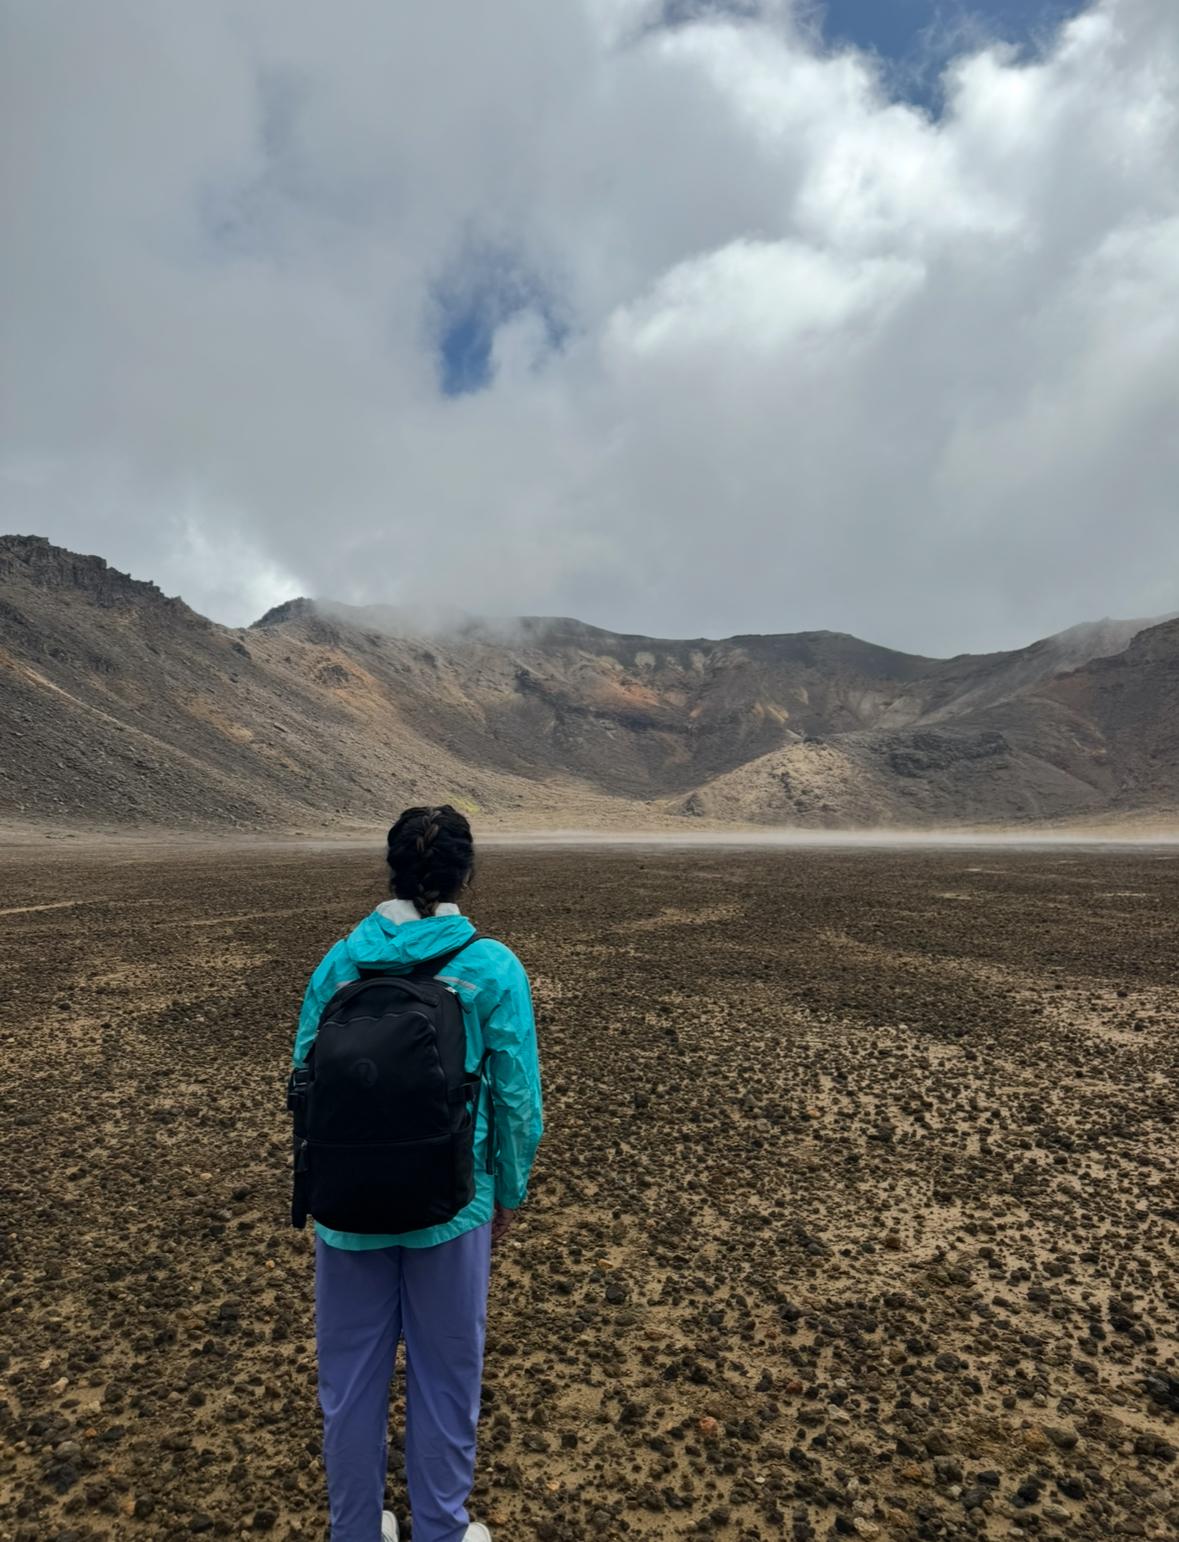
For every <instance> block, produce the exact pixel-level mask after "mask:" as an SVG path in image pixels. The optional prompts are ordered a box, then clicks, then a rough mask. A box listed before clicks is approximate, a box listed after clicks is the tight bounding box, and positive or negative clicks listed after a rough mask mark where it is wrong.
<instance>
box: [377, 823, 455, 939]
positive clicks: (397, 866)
mask: <svg viewBox="0 0 1179 1542" xmlns="http://www.w3.org/2000/svg"><path fill="white" fill-rule="evenodd" d="M385 860H386V861H387V862H388V864H389V888H390V889H391V890H392V891H393V893H394V894H395V895H396V896H397V898H398V899H404V900H412V901H413V903H414V905H415V906H416V907H417V909H418V912H419V914H420V915H423V916H432V915H433V914H434V907H435V906H436V905H439V904H442V903H443V902H444V901H447V900H453V899H454V898H455V896H456V895H457V894H458V892H459V890H460V889H461V888H462V887H463V885H464V884H465V883H468V882H469V881H470V878H471V875H472V873H473V872H474V870H475V843H474V840H473V838H472V836H471V826H470V825H469V823H468V822H467V819H466V817H465V816H464V815H463V814H460V813H459V811H458V809H456V808H451V806H450V804H449V803H443V804H441V805H440V806H439V807H438V808H407V809H406V811H405V813H404V814H402V815H401V816H400V818H399V819H398V820H397V823H396V824H395V825H394V826H393V828H392V829H391V830H390V831H389V836H388V850H387V852H386V855H385Z"/></svg>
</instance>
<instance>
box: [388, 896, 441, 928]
mask: <svg viewBox="0 0 1179 1542" xmlns="http://www.w3.org/2000/svg"><path fill="white" fill-rule="evenodd" d="M377 914H378V915H379V916H382V917H384V919H385V920H386V921H392V923H393V925H394V926H402V925H404V924H405V922H406V921H422V920H428V919H429V917H424V916H423V915H422V913H421V911H420V910H419V909H418V907H417V906H416V905H415V904H414V902H413V901H412V900H405V899H391V900H385V902H384V903H383V904H381V905H378V906H377ZM434 915H435V916H461V915H462V911H461V910H460V909H459V908H458V906H457V905H452V904H451V902H450V901H449V900H446V901H445V902H444V903H443V904H441V905H435V906H434Z"/></svg>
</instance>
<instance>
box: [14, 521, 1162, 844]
mask: <svg viewBox="0 0 1179 1542" xmlns="http://www.w3.org/2000/svg"><path fill="white" fill-rule="evenodd" d="M1177 633H1179V623H1168V624H1165V625H1162V626H1157V627H1153V628H1151V629H1150V630H1146V631H1144V630H1142V624H1140V623H1098V624H1096V625H1094V626H1088V627H1078V628H1073V629H1072V630H1071V631H1069V632H1066V633H1062V634H1061V635H1060V636H1059V637H1055V638H1049V639H1045V640H1044V641H1042V642H1039V643H1036V644H1033V645H1032V646H1031V647H1029V648H1024V649H1019V650H1015V651H1013V652H1010V653H1003V654H993V655H987V656H983V657H971V656H968V655H965V656H962V657H959V658H956V659H951V660H934V659H925V658H920V657H915V656H913V655H909V654H903V653H897V652H894V651H892V650H889V649H886V648H879V647H875V646H874V645H872V644H870V643H865V642H861V641H860V640H859V639H857V638H854V637H849V636H846V635H844V634H839V633H831V632H814V633H801V634H787V635H782V636H769V637H758V636H750V637H734V638H729V639H726V640H724V641H721V642H717V641H709V640H706V639H696V640H692V641H672V640H662V639H653V638H647V637H639V636H621V635H618V634H615V633H611V632H605V631H602V630H600V629H598V628H595V627H591V626H587V625H585V624H583V623H581V622H577V621H572V620H567V619H563V618H527V619H524V620H521V621H519V622H516V623H513V624H511V625H493V624H490V623H486V622H479V621H475V620H470V619H463V618H449V619H448V624H447V630H445V631H441V630H440V629H439V627H438V625H437V623H435V624H434V625H433V626H432V627H429V626H426V625H425V624H424V623H423V622H422V621H421V619H420V618H418V619H417V620H414V619H413V618H407V617H406V616H405V615H404V614H403V613H399V612H396V611H391V610H389V609H388V608H384V607H372V608H362V609H356V608H348V607H343V606H316V605H314V604H312V603H311V602H309V601H306V600H296V601H292V602H289V603H288V604H286V605H283V606H280V607H278V608H277V609H276V610H273V611H271V612H269V613H268V614H267V615H266V616H264V617H263V618H262V619H261V620H260V621H258V622H256V623H255V625H254V626H253V627H251V628H249V629H248V630H244V631H243V630H231V629H227V628H224V627H219V626H216V625H214V624H213V623H211V622H209V621H206V620H205V619H204V618H203V617H201V616H198V615H197V614H196V613H195V612H193V611H192V610H190V609H189V608H188V607H187V606H186V605H184V604H183V602H182V601H180V600H171V599H167V598H165V597H164V596H163V595H162V594H161V593H160V592H159V591H158V590H157V589H156V588H155V587H154V586H153V585H150V584H143V583H139V582H136V581H134V580H132V579H129V578H127V577H126V576H125V575H123V574H121V573H118V572H117V571H115V570H114V569H111V568H108V567H107V566H106V564H105V563H103V562H102V561H101V560H100V559H98V558H95V557H78V556H76V555H74V554H72V553H69V552H64V551H61V550H60V549H58V548H56V547H53V546H50V545H49V544H48V543H47V542H45V541H42V540H38V539H36V538H29V537H12V536H10V537H3V538H0V715H2V718H3V722H4V726H5V735H4V744H3V750H2V751H0V814H2V815H7V816H10V817H11V816H17V817H23V818H27V819H41V820H45V819H55V820H69V821H71V822H75V823H77V822H85V821H89V822H92V823H94V824H103V825H105V824H110V823H112V822H119V823H125V822H130V823H140V824H152V825H169V826H191V827H195V828H203V827H218V826H225V825H231V826H232V825H237V826H241V827H245V828H266V827H284V828H289V827H297V828H304V829H316V828H323V827H325V826H330V825H333V824H339V823H341V822H357V821H363V822H364V823H365V824H366V825H370V824H371V823H372V821H373V820H374V819H380V818H381V817H383V816H384V814H385V812H386V811H387V810H388V809H390V808H392V807H393V806H394V805H397V804H399V803H401V802H403V801H406V800H408V799H414V798H439V797H449V798H451V799H452V800H455V801H458V802H460V803H465V804H467V805H469V806H471V807H472V808H476V809H478V810H479V811H480V812H482V813H483V814H484V815H486V816H491V817H503V818H505V819H511V820H514V821H516V822H521V823H527V822H530V821H534V820H540V821H544V822H554V821H558V822H566V823H571V824H572V823H592V824H602V823H610V824H624V823H629V824H635V823H651V822H653V821H655V820H661V819H663V818H665V817H666V818H671V817H675V816H678V817H681V818H683V817H692V816H694V817H701V816H703V817H707V818H710V819H717V820H722V821H725V820H751V821H756V822H768V823H788V824H799V825H844V824H850V825H875V824H918V825H920V824H929V823H946V822H960V821H967V822H971V823H986V822H992V821H999V820H1002V821H1011V820H1028V819H1056V818H1070V817H1076V816H1080V815H1087V814H1095V813H1101V814H1104V813H1107V812H1109V811H1127V812H1129V811H1135V810H1149V809H1159V810H1165V811H1167V812H1170V811H1171V810H1173V809H1175V808H1177V807H1179V753H1177V752H1179V745H1177V742H1176V735H1177V731H1179V730H1177V726H1176V725H1177V724H1179V671H1177V665H1176V659H1177V655H1179V642H1177V640H1176V638H1177ZM1107 654H1108V655H1109V656H1104V655H1107Z"/></svg>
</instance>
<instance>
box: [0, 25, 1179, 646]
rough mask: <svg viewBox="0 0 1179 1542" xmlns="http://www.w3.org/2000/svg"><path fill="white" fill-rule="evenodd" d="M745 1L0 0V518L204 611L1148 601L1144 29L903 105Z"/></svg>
mask: <svg viewBox="0 0 1179 1542" xmlns="http://www.w3.org/2000/svg"><path fill="white" fill-rule="evenodd" d="M744 9H745V10H746V11H749V10H753V11H754V14H753V15H748V14H744V15H733V14H725V13H724V12H723V11H721V12H718V13H714V14H712V15H709V13H708V12H707V11H706V10H705V11H702V12H701V13H700V15H699V18H698V19H696V20H693V21H692V22H691V23H690V24H687V25H678V26H675V27H667V26H661V25H659V24H658V17H659V14H660V13H661V10H662V7H661V6H659V5H655V4H647V3H640V0H578V3H569V4H560V5H556V4H553V3H552V0H501V3H500V4H498V5H495V6H474V5H472V6H462V7H452V6H442V5H430V6H390V5H388V4H387V3H385V0H339V3H337V4H334V5H332V6H321V5H315V4H311V3H309V0H252V3H247V4H241V3H238V0H232V3H231V0H202V4H201V5H199V6H194V5H191V4H187V3H180V0H153V4H152V5H150V6H143V5H142V4H137V3H136V4H132V3H130V0H104V3H103V4H102V5H91V4H86V3H83V0H72V3H71V0H66V3H62V4H55V5H47V4H44V3H43V0H6V3H4V4H3V5H2V6H0V11H2V14H3V31H4V37H3V49H2V53H3V60H4V63H3V71H4V78H3V81H2V82H0V90H2V95H3V112H4V115H5V120H6V121H5V123H4V130H3V132H4V156H5V162H4V182H5V208H6V210H7V211H8V222H7V230H6V234H5V239H4V243H3V252H2V255H0V264H2V266H0V285H2V294H3V307H4V334H5V362H4V381H3V384H4V403H3V449H2V455H0V473H2V476H3V488H4V510H3V524H4V526H5V527H6V528H8V529H25V530H35V531H38V532H40V533H44V534H47V535H49V536H50V538H51V539H54V540H57V541H60V542H62V543H63V544H67V545H72V546H75V547H81V548H83V549H87V550H97V551H100V552H101V553H102V554H103V555H105V556H107V557H109V558H110V559H111V560H112V561H115V562H117V563H118V564H119V565H120V566H125V567H129V568H130V569H131V570H132V571H133V572H135V573H136V574H138V575H140V576H144V577H152V578H155V579H156V580H157V581H159V582H160V583H161V584H162V585H163V587H164V588H165V589H167V590H169V591H170V592H175V591H179V592H181V593H183V595H184V596H185V598H186V599H187V600H188V601H189V602H190V603H191V604H193V605H195V606H196V607H197V608H199V609H202V610H204V611H206V612H208V613H211V614H213V615H214V616H216V617H217V618H219V619H222V620H229V621H245V620H247V619H252V617H253V616H254V615H256V614H257V613H258V612H260V611H261V610H262V609H264V608H265V607H266V606H267V605H270V604H272V603H274V602H275V601H277V600H280V599H283V598H286V597H288V596H289V595H290V594H292V593H298V592H305V593H311V594H315V595H321V596H331V597H334V598H337V599H340V600H343V601H347V602H352V603H361V602H366V601H376V600H379V601H387V602H390V603H393V604H401V603H405V602H407V601H413V600H415V599H416V600H423V599H424V600H427V601H429V602H430V603H439V604H446V605H453V606H456V607H460V608H463V609H466V610H469V611H475V612H486V611H492V612H509V611H525V612H540V613H548V614H553V613H565V614H574V615H578V616H581V617H582V618H584V619H585V620H588V621H592V622H595V623H597V624H599V625H605V626H613V627H617V628H619V629H625V630H632V631H647V632H653V633H657V634H662V635H665V636H666V635H699V634H710V635H718V634H724V633H730V632H734V631H750V630H760V631H788V630H797V629H803V628H812V627H831V628H835V629H839V630H847V631H855V632H857V633H859V634H860V635H863V636H867V637H870V638H872V639H873V640H876V641H882V642H887V643H891V644H893V645H894V646H901V647H909V648H912V649H915V650H918V651H923V652H941V651H958V650H961V649H965V648H972V649H985V648H990V647H999V646H1006V645H1010V644H1016V643H1020V642H1025V641H1027V640H1029V638H1030V637H1032V636H1034V635H1039V634H1042V633H1047V632H1050V631H1054V630H1057V629H1059V628H1060V627H1063V626H1065V625H1067V624H1069V623H1070V622H1073V621H1076V620H1078V619H1081V618H1085V617H1091V616H1100V615H1104V614H1111V613H1112V614H1121V615H1148V614H1155V613H1161V612H1163V611H1169V610H1172V609H1174V607H1175V599H1176V593H1177V587H1179V585H1177V575H1179V518H1177V517H1176V488H1177V487H1179V433H1177V431H1176V429H1177V423H1179V411H1177V410H1179V6H1176V5H1175V4H1174V3H1173V0H1102V3H1099V4H1097V5H1095V6H1094V7H1093V8H1092V9H1091V10H1089V11H1087V12H1086V13H1084V14H1083V15H1081V16H1079V17H1078V18H1076V19H1075V20H1073V21H1072V22H1070V23H1068V24H1067V25H1065V26H1064V27H1063V28H1062V30H1061V31H1060V32H1059V33H1058V34H1057V35H1056V37H1055V39H1054V40H1053V41H1052V42H1051V45H1050V47H1049V48H1048V49H1047V51H1046V52H1045V53H1044V54H1043V55H1042V56H1041V57H1039V58H1038V59H1036V60H1033V61H1030V62H1029V61H1026V60H1025V61H1020V60H1019V59H1017V58H1016V57H1014V56H1013V55H1011V54H1009V53H1005V52H1004V50H1003V49H1002V48H1001V47H998V46H995V47H991V48H984V49H979V50H977V51H974V52H972V53H970V54H968V55H964V56H962V57H960V58H958V59H957V60H956V61H955V62H954V63H953V64H952V65H951V66H950V68H949V71H948V75H947V78H946V80H945V94H946V105H945V110H944V113H943V114H942V116H941V117H940V118H939V119H937V120H933V119H931V118H930V117H928V116H926V115H924V114H923V113H922V112H920V111H919V110H917V109H915V108H912V107H908V106H905V105H899V104H897V103H894V102H891V101H890V100H889V99H888V98H887V96H886V94H885V92H884V88H883V85H882V77H881V75H880V73H879V71H878V69H877V66H876V65H875V64H874V62H873V61H872V60H871V59H869V58H867V57H865V56H863V55H859V54H856V53H852V52H842V53H838V54H832V53H826V52H823V51H822V50H821V49H820V48H819V47H818V45H817V44H816V42H815V36H814V32H813V29H812V28H810V27H809V26H808V25H807V24H806V23H805V18H804V20H803V22H800V23H798V24H796V22H795V19H794V17H793V15H792V12H791V9H790V7H789V5H787V4H767V5H762V6H760V7H757V8H753V7H746V8H744ZM464 350H465V351H466V354H467V355H470V356H471V357H472V358H473V359H474V363H473V364H471V365H470V367H469V368H466V369H465V372H464V369H463V368H459V367H458V365H457V364H456V359H458V356H459V355H461V354H463V353H464ZM459 362H460V363H461V360H460V361H459ZM444 387H448V388H449V389H450V390H451V391H461V392H462V394H450V395H448V394H446V390H444ZM466 387H471V388H470V389H467V388H466ZM474 387H478V388H474Z"/></svg>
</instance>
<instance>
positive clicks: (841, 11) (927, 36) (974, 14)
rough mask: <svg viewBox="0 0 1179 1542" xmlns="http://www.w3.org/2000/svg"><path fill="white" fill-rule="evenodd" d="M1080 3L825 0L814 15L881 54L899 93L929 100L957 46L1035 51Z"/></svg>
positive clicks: (827, 34)
mask: <svg viewBox="0 0 1179 1542" xmlns="http://www.w3.org/2000/svg"><path fill="white" fill-rule="evenodd" d="M1085 9H1087V0H824V4H823V5H822V6H821V7H819V8H818V11H817V15H818V17H819V18H820V19H821V23H822V31H823V36H824V38H825V39H826V40H827V42H828V43H829V44H832V45H833V46H838V45H839V44H841V43H842V44H846V43H853V44H854V45H855V46H856V47H857V48H864V49H869V50H871V51H872V52H873V53H877V54H879V55H880V56H881V58H882V59H884V60H885V61H887V63H888V64H889V65H890V66H891V68H890V69H889V72H888V73H889V77H890V80H891V81H892V82H893V83H894V89H896V91H897V93H898V95H902V96H906V97H909V98H910V99H911V100H914V101H918V102H920V103H921V104H922V105H924V106H930V105H933V103H934V98H935V97H936V93H937V77H938V75H939V73H940V71H941V69H942V68H943V66H944V65H945V64H946V62H947V61H948V60H949V59H951V58H953V56H954V55H955V54H958V53H962V52H963V51H965V50H968V49H974V48H979V47H982V46H984V45H985V44H987V43H993V42H1004V43H1012V44H1014V45H1015V46H1016V47H1017V48H1019V49H1020V50H1021V51H1023V52H1024V53H1026V54H1028V55H1029V56H1034V55H1035V54H1036V53H1037V52H1038V51H1039V50H1040V48H1041V47H1042V46H1043V45H1044V44H1045V42H1047V41H1050V40H1051V38H1052V37H1053V35H1054V33H1055V30H1056V28H1057V27H1058V26H1059V25H1060V23H1061V22H1062V21H1065V20H1066V19H1067V18H1068V17H1070V16H1075V15H1077V14H1078V13H1079V12H1080V11H1083V10H1085Z"/></svg>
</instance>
